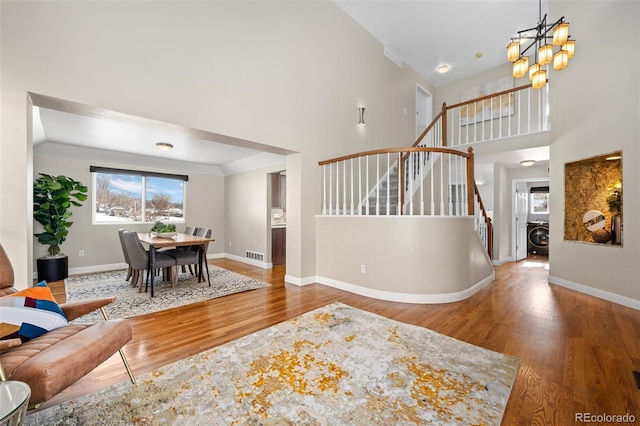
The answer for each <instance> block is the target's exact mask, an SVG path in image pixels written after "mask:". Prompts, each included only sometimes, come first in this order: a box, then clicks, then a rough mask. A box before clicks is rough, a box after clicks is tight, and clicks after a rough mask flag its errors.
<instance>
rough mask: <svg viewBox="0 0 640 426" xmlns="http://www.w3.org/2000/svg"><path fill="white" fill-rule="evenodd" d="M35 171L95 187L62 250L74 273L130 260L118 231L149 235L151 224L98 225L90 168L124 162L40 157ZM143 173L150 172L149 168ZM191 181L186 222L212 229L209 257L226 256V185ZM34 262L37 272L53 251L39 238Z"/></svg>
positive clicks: (207, 178)
mask: <svg viewBox="0 0 640 426" xmlns="http://www.w3.org/2000/svg"><path fill="white" fill-rule="evenodd" d="M33 166H34V173H35V177H37V176H38V173H46V174H51V175H54V176H56V175H60V174H64V175H67V176H71V177H73V178H74V179H76V180H79V181H80V182H82V183H83V184H85V185H86V186H88V187H89V192H88V194H87V195H88V196H89V198H88V199H87V201H85V202H84V203H83V205H82V207H72V209H71V212H72V216H71V221H72V222H73V225H72V226H71V228H69V236H68V238H67V241H65V242H64V243H63V244H62V246H61V248H62V252H63V253H64V254H66V255H67V256H68V257H69V269H70V270H71V272H73V271H74V270H75V271H83V270H104V269H108V267H109V266H110V265H114V266H115V265H122V264H124V257H123V255H122V249H121V247H120V241H119V240H118V233H117V231H118V229H120V228H127V229H131V230H134V231H137V232H147V231H149V229H150V228H151V225H150V224H135V225H131V224H127V223H117V224H100V225H93V224H92V196H93V194H92V192H93V188H92V185H91V179H92V177H91V173H90V172H89V166H103V167H116V168H117V167H120V168H122V165H119V164H109V163H104V162H101V161H99V160H95V161H84V160H72V159H68V158H57V157H49V156H40V155H37V156H34V162H33ZM137 169H138V170H142V171H149V169H148V168H145V167H143V166H140V167H137ZM153 171H157V172H165V173H179V174H184V173H183V172H178V171H175V170H159V169H153ZM188 175H189V181H187V182H185V207H186V209H185V216H186V217H185V219H186V224H187V225H190V226H201V227H207V228H212V230H213V234H212V236H213V238H214V239H215V240H216V241H215V242H213V243H211V244H209V250H208V253H209V254H215V253H221V252H223V251H224V239H225V226H224V223H225V212H224V198H225V187H224V178H223V177H222V176H212V175H202V174H193V173H189V174H188ZM184 226H185V225H184V224H182V225H178V229H179V230H184ZM34 227H35V231H36V232H39V230H40V229H41V225H39V224H37V223H36V224H35V225H34ZM34 241H35V242H34V245H33V258H32V262H31V263H30V266H32V265H33V268H34V269H35V264H36V259H37V258H38V257H40V256H43V255H45V254H46V253H47V247H46V246H44V245H42V244H40V243H38V242H37V240H35V238H34ZM80 250H84V252H85V256H84V257H80V256H79V251H80Z"/></svg>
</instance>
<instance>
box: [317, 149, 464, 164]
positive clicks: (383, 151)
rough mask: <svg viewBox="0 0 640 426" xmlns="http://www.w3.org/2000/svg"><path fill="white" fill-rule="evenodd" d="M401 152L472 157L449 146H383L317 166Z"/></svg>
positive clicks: (319, 162)
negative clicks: (382, 147)
mask: <svg viewBox="0 0 640 426" xmlns="http://www.w3.org/2000/svg"><path fill="white" fill-rule="evenodd" d="M401 152H407V153H412V152H440V153H443V154H453V155H459V156H461V157H465V158H469V157H473V154H468V153H465V152H463V151H458V150H456V149H450V148H434V147H426V146H412V147H410V148H384V149H374V150H371V151H364V152H359V153H357V154H351V155H345V156H343V157H337V158H332V159H330V160H324V161H318V165H319V166H324V165H327V164H330V163H338V162H340V161H346V160H351V159H352V158H358V157H368V156H369V155H376V154H397V153H401Z"/></svg>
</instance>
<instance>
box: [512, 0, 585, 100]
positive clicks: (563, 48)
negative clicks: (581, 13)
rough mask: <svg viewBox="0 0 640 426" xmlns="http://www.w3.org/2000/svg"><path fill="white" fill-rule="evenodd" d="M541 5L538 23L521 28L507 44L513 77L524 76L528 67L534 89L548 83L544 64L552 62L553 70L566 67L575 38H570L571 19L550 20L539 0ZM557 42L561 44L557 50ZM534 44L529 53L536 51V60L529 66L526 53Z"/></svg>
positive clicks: (573, 51)
mask: <svg viewBox="0 0 640 426" xmlns="http://www.w3.org/2000/svg"><path fill="white" fill-rule="evenodd" d="M538 8H539V12H538V17H539V21H538V24H537V25H536V26H535V27H533V28H527V29H526V30H520V31H518V36H517V37H512V38H511V43H509V45H508V46H507V59H508V60H509V62H513V77H514V78H520V77H524V76H525V75H526V74H527V68H528V71H529V80H531V85H532V87H533V88H534V89H542V88H543V87H544V86H545V85H546V84H547V70H545V69H543V67H544V66H546V65H549V64H551V63H553V69H554V70H556V71H560V70H563V69H565V68H566V67H567V64H568V63H569V59H571V58H572V57H573V55H574V53H575V40H569V37H570V35H569V23H568V22H565V21H564V16H563V17H562V18H560V19H558V20H557V21H555V22H554V23H552V24H547V14H545V15H544V17H543V16H542V0H539V2H538ZM531 31H535V35H530V34H531V33H530V32H531ZM547 40H551V43H547ZM529 41H530V43H529V45H528V46H526V47H525V48H524V49H522V47H523V46H522V44H523V43H527V42H529ZM554 46H560V49H559V50H558V51H557V52H555V53H554V52H553V49H554ZM532 47H533V49H532V50H531V52H529V55H533V57H534V61H533V62H534V63H533V65H531V66H530V67H529V58H528V57H527V56H526V53H527V51H529V49H531V48H532Z"/></svg>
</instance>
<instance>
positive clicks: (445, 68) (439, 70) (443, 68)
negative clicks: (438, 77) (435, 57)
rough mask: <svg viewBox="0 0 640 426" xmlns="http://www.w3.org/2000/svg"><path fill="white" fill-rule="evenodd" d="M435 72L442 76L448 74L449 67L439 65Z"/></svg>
mask: <svg viewBox="0 0 640 426" xmlns="http://www.w3.org/2000/svg"><path fill="white" fill-rule="evenodd" d="M436 70H437V71H438V72H439V73H440V74H444V73H446V72H449V65H440V66H439V67H438V68H436Z"/></svg>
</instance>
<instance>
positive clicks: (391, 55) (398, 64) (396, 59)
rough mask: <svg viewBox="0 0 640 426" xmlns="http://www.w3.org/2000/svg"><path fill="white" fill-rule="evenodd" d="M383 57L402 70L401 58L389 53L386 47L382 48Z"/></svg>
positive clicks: (389, 50)
mask: <svg viewBox="0 0 640 426" xmlns="http://www.w3.org/2000/svg"><path fill="white" fill-rule="evenodd" d="M384 56H386V57H387V58H389V59H391V60H392V61H393V62H395V63H396V65H397V66H399V67H400V68H402V58H401V57H400V56H398V55H396V54H395V53H393V52H392V51H391V49H389V48H388V47H387V46H385V47H384Z"/></svg>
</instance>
